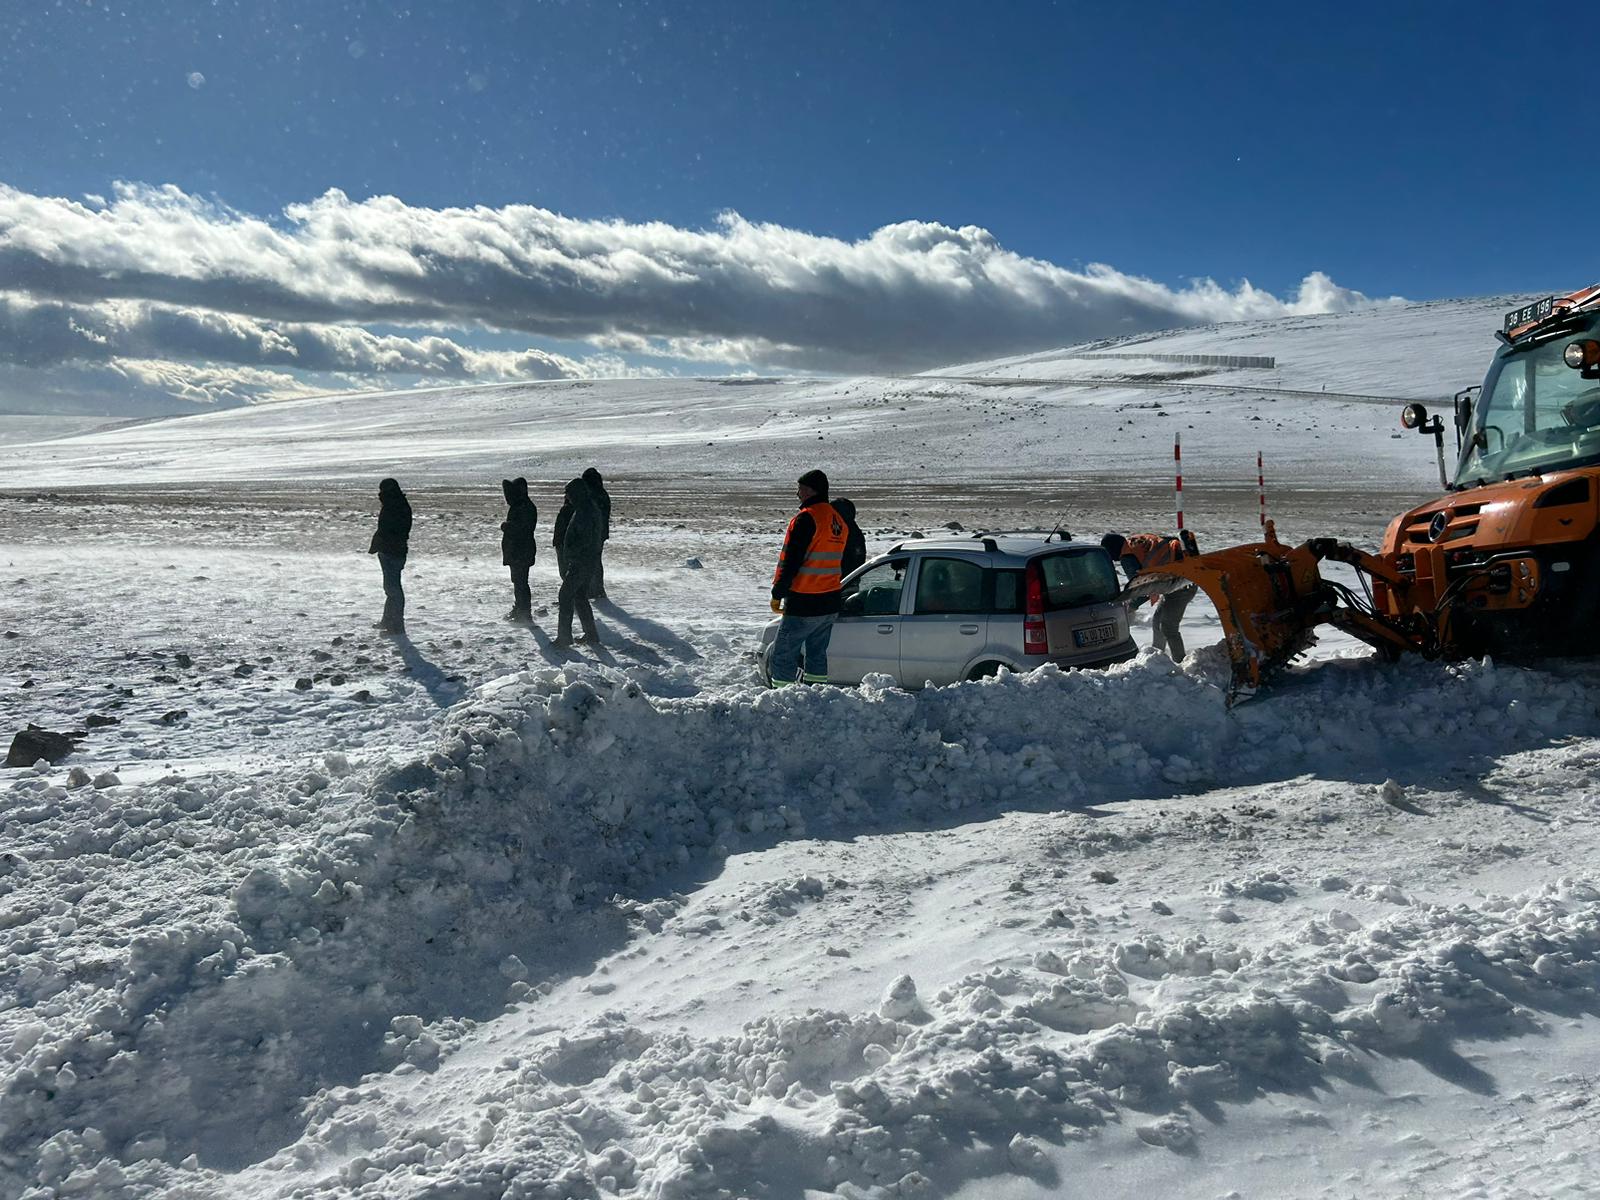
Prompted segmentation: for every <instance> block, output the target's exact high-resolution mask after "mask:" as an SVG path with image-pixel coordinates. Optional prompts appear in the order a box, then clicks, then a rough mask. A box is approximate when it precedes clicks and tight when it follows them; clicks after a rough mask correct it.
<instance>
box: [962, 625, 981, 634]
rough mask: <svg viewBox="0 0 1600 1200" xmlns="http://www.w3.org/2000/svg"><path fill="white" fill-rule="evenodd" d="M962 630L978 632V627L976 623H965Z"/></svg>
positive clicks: (964, 631) (963, 631)
mask: <svg viewBox="0 0 1600 1200" xmlns="http://www.w3.org/2000/svg"><path fill="white" fill-rule="evenodd" d="M961 632H962V633H977V632H978V627H977V626H976V625H963V626H962V627H961Z"/></svg>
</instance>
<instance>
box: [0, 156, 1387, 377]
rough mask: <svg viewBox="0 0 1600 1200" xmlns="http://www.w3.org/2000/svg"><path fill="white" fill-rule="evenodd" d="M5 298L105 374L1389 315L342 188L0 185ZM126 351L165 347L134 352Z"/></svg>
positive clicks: (998, 249) (909, 343) (908, 234)
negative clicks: (510, 343) (263, 190)
mask: <svg viewBox="0 0 1600 1200" xmlns="http://www.w3.org/2000/svg"><path fill="white" fill-rule="evenodd" d="M0 281H3V283H0V286H4V287H7V288H10V289H11V292H12V297H13V300H12V303H13V306H15V305H16V304H18V303H21V298H22V297H26V298H27V302H28V303H30V304H32V305H33V306H35V318H34V319H35V320H39V321H42V320H43V318H40V317H38V316H37V313H38V310H39V309H40V308H41V307H46V302H54V303H55V304H56V305H58V306H61V305H65V306H73V308H72V314H73V320H74V321H75V322H76V323H77V325H78V326H79V327H80V332H78V333H76V334H71V335H70V336H69V335H68V334H63V335H61V336H62V337H63V338H65V339H66V340H67V341H68V342H69V343H72V344H73V345H75V346H76V347H77V349H78V351H79V352H81V354H83V355H85V356H91V357H92V355H93V353H94V350H93V348H92V347H91V346H90V344H89V343H91V342H93V341H94V340H95V339H96V338H104V339H108V342H107V347H108V348H106V349H105V350H104V351H103V353H104V355H105V356H107V357H117V356H119V355H122V354H127V355H130V356H138V357H144V358H162V357H171V358H174V359H203V360H206V361H223V362H228V363H233V364H237V365H243V366H252V365H253V366H279V367H292V368H295V369H298V370H313V371H350V372H358V373H369V372H371V373H387V374H403V373H413V374H417V375H419V376H428V377H444V378H491V379H504V378H530V377H531V378H542V377H551V376H545V375H540V374H539V372H540V371H550V372H553V373H557V374H582V373H591V372H592V371H593V370H597V369H599V370H603V369H606V367H605V365H603V364H602V365H598V366H594V367H588V366H585V365H584V364H583V363H581V362H578V361H575V360H572V359H566V358H562V357H561V356H558V355H551V354H545V353H544V352H543V351H539V350H527V351H518V352H509V351H483V350H475V349H472V348H471V347H469V346H466V345H463V344H461V343H460V342H459V341H454V340H451V339H450V338H446V337H442V336H439V337H434V336H427V337H393V336H380V335H377V334H374V333H372V332H371V331H369V330H367V329H365V328H361V326H363V325H370V324H378V323H383V324H389V325H397V326H403V327H410V328H419V327H425V328H436V329H457V330H471V329H479V330H485V329H488V330H500V331H514V332H520V333H523V334H526V335H530V336H535V337H545V338H559V339H562V340H564V341H568V342H574V341H577V342H587V343H589V344H592V345H594V346H596V347H597V348H601V349H603V350H607V351H610V352H612V353H621V354H632V355H640V354H652V355H663V356H667V357H674V358H682V359H691V360H696V361H708V362H722V363H728V364H736V365H741V366H744V365H752V366H762V367H774V366H779V367H782V366H788V367H800V368H807V369H895V370H903V369H915V368H924V367H930V366H934V365H938V364H940V363H946V362H954V361H960V360H963V359H977V358H988V357H995V356H997V355H1001V354H1007V353H1017V352H1022V351H1026V350H1034V349H1042V348H1047V347H1050V346H1055V345H1061V344H1066V343H1071V342H1077V341H1083V340H1086V339H1090V338H1098V337H1104V336H1110V335H1115V334H1121V333H1132V332H1141V331H1148V330H1152V329H1159V328H1168V327H1172V326H1176V325H1191V324H1197V323H1210V322H1220V321H1230V320H1240V319H1246V318H1256V317H1270V316H1280V315H1288V314H1296V313H1314V312H1329V311H1337V310H1343V309H1348V308H1353V307H1356V306H1359V305H1362V304H1365V303H1369V301H1368V300H1367V298H1366V297H1364V296H1362V295H1361V294H1360V293H1359V292H1354V291H1350V290H1348V289H1346V288H1342V287H1339V286H1337V285H1336V284H1334V283H1333V281H1332V280H1330V279H1328V278H1327V277H1326V276H1325V275H1322V274H1320V273H1314V274H1311V275H1309V276H1307V277H1306V279H1305V281H1304V282H1303V283H1302V284H1301V285H1300V288H1299V291H1298V293H1297V294H1296V295H1295V296H1293V297H1291V298H1289V299H1281V298H1279V297H1276V296H1273V295H1272V294H1270V293H1268V292H1264V291H1262V290H1261V289H1259V288H1255V287H1253V286H1251V285H1250V284H1249V283H1248V282H1245V283H1240V284H1238V285H1237V286H1234V287H1231V288H1230V287H1223V286H1221V285H1219V284H1216V283H1214V282H1212V281H1210V280H1200V281H1197V282H1194V283H1191V284H1189V285H1188V286H1186V287H1183V288H1172V287H1169V286H1167V285H1165V284H1161V283H1157V282H1155V281H1153V280H1149V279H1143V278H1140V277H1137V276H1131V275H1127V274H1124V273H1123V272H1120V271H1117V270H1115V269H1113V268H1111V267H1108V266H1103V265H1092V266H1089V267H1087V268H1084V269H1082V270H1072V269H1068V268H1065V267H1061V266H1057V265H1055V264H1053V263H1049V262H1045V261H1042V260H1040V259H1035V258H1027V257H1024V256H1022V255H1019V254H1016V253H1014V252H1012V251H1009V250H1007V249H1005V248H1004V247H1003V246H1001V245H1000V244H999V242H998V241H997V240H996V239H995V238H994V236H993V235H992V234H990V233H988V232H987V231H986V230H983V229H981V228H977V227H975V226H966V227H962V228H959V229H957V228H952V227H950V226H946V225H939V224H935V223H932V222H925V221H905V222H901V223H898V224H894V225H888V226H885V227H883V228H881V229H879V230H877V231H876V232H874V233H872V234H871V235H870V236H868V237H866V238H863V239H861V240H858V241H844V240H841V239H837V238H828V237H818V236H815V235H812V234H808V233H804V232H801V231H798V230H794V229H788V228H784V227H781V226H776V225H768V224H757V223H754V222H750V221H747V220H745V219H744V218H742V217H740V216H738V215H737V214H733V213H728V214H724V215H723V216H722V217H721V218H719V220H718V221H717V223H716V225H715V227H714V228H711V229H706V230H691V229H683V228H679V227H676V226H672V225H667V224H663V223H660V222H647V223H629V222H623V221H593V220H575V219H572V218H568V217H563V216H560V215H559V214H556V213H553V212H550V211H548V210H545V209H541V208H535V207H532V206H528V205H513V206H508V207H504V208H487V207H475V208H448V209H430V208H417V207H413V206H410V205H407V204H404V203H402V202H401V201H400V200H397V199H395V198H394V197H391V196H380V197H375V198H373V199H370V200H366V201H361V202H356V201H352V200H350V199H349V198H347V197H346V196H345V195H344V194H343V193H341V192H338V191H330V192H328V193H326V194H325V195H323V196H321V197H320V198H318V199H316V200H314V201H312V202H310V203H307V204H295V205H291V206H289V207H288V208H286V209H285V210H284V212H283V213H282V214H280V215H276V216H274V217H273V218H272V219H265V218H262V217H259V216H253V215H249V214H246V213H241V212H238V211H236V210H233V209H230V208H227V207H225V206H222V205H220V204H217V203H214V202H210V201H206V200H203V199H199V198H197V197H194V196H190V195H187V194H185V193H183V192H182V191H180V190H178V189H177V188H174V187H161V188H154V187H145V186H139V185H130V184H120V185H118V186H117V187H116V188H115V190H114V192H113V195H112V197H111V199H110V200H109V202H106V201H103V200H101V198H99V197H95V198H93V200H91V201H89V202H85V203H78V202H74V201H71V200H66V199H61V198H56V197H48V196H39V195H34V194H30V193H27V192H23V191H20V190H18V189H15V188H10V187H6V186H4V185H0ZM130 303H133V305H134V307H132V308H131V309H130V308H128V307H127V305H128V304H130ZM63 311H64V310H63ZM85 314H87V315H85ZM17 328H18V327H17V324H16V322H15V321H13V322H12V323H11V324H10V325H9V326H8V325H7V324H6V318H5V316H4V313H3V312H0V358H7V357H9V358H11V359H12V360H14V361H20V360H22V359H24V358H26V357H27V356H29V355H30V354H31V355H33V356H34V357H37V356H38V355H39V353H40V351H39V350H38V349H37V347H34V348H30V347H29V346H28V345H26V344H25V343H23V342H21V341H19V340H18V335H17ZM69 332H70V331H69ZM8 338H9V339H10V341H9V343H8V341H7V339H8ZM119 339H120V340H121V342H128V343H141V340H142V344H144V346H145V349H143V350H141V349H139V348H138V346H137V345H133V346H132V347H131V348H130V349H128V350H126V351H123V350H118V349H116V347H117V346H118V345H119Z"/></svg>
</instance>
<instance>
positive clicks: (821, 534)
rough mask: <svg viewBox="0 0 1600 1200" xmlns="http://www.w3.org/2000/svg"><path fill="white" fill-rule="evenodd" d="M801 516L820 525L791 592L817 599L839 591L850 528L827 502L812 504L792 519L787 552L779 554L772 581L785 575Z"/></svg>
mask: <svg viewBox="0 0 1600 1200" xmlns="http://www.w3.org/2000/svg"><path fill="white" fill-rule="evenodd" d="M801 513H809V514H810V515H811V519H812V520H813V521H815V522H816V526H817V529H816V532H815V533H813V534H812V535H811V545H809V546H807V547H806V556H805V559H804V560H803V561H802V562H801V564H800V570H799V572H797V573H796V575H795V577H794V582H793V583H792V584H790V585H789V590H790V591H791V592H802V593H805V594H806V595H810V596H816V595H822V594H825V593H827V592H837V591H838V590H839V567H840V565H841V564H842V563H843V562H844V543H845V538H846V537H847V536H848V535H849V529H848V527H847V526H846V525H845V523H844V518H843V517H841V516H840V515H839V514H838V513H837V512H836V511H834V507H833V505H831V504H829V503H828V502H827V501H826V500H824V501H822V502H820V503H817V504H808V505H806V506H805V507H804V508H802V509H801V510H800V512H797V513H795V515H794V516H792V517H790V518H789V528H788V529H787V530H785V531H784V535H783V549H782V551H780V552H779V554H778V566H777V568H776V569H775V570H774V571H773V572H772V582H773V583H777V582H778V580H779V579H780V578H782V576H783V568H784V565H785V563H784V559H785V556H786V555H787V554H788V553H789V539H790V538H791V537H793V536H794V523H795V522H796V521H798V520H799V519H800V515H801Z"/></svg>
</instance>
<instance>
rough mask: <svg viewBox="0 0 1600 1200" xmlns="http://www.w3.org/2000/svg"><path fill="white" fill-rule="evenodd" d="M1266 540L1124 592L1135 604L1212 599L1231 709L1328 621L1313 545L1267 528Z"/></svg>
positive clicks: (1196, 559)
mask: <svg viewBox="0 0 1600 1200" xmlns="http://www.w3.org/2000/svg"><path fill="white" fill-rule="evenodd" d="M1267 536H1268V540H1267V541H1265V542H1257V543H1255V544H1254V545H1249V546H1231V547H1229V548H1228V549H1226V550H1216V551H1213V552H1212V553H1210V554H1201V555H1198V556H1192V557H1189V558H1185V559H1183V560H1181V561H1179V562H1175V563H1169V564H1167V565H1166V566H1163V567H1158V568H1155V569H1153V570H1152V571H1150V572H1149V573H1148V574H1144V575H1140V576H1139V577H1138V578H1137V579H1135V580H1134V581H1133V582H1132V583H1130V584H1129V585H1128V586H1127V588H1126V589H1125V590H1124V592H1123V597H1124V598H1125V599H1129V600H1135V599H1144V598H1147V597H1148V598H1154V597H1156V596H1161V595H1165V594H1166V593H1168V592H1175V591H1178V590H1179V589H1180V588H1184V587H1189V586H1194V587H1198V588H1199V589H1200V590H1201V591H1203V592H1204V593H1205V594H1206V595H1207V596H1209V597H1210V598H1211V603H1212V604H1214V605H1215V606H1216V609H1217V615H1218V616H1220V617H1221V618H1222V631H1223V634H1224V636H1225V638H1226V639H1227V647H1228V657H1229V659H1230V660H1232V663H1233V681H1232V686H1231V687H1230V688H1229V690H1228V702H1229V703H1230V704H1231V703H1233V701H1234V700H1235V699H1237V698H1239V697H1240V696H1241V695H1242V694H1247V693H1252V692H1254V691H1255V689H1257V688H1259V687H1260V686H1261V684H1262V683H1263V682H1264V681H1265V679H1266V678H1267V676H1268V675H1269V674H1271V672H1272V671H1273V670H1274V669H1276V668H1277V667H1280V666H1282V665H1283V664H1285V663H1287V662H1288V661H1289V660H1290V659H1291V658H1293V657H1294V656H1295V655H1296V654H1298V653H1300V651H1302V650H1304V649H1306V648H1307V647H1308V646H1310V645H1311V644H1312V642H1313V640H1314V638H1313V635H1312V630H1313V629H1314V628H1315V627H1316V626H1317V625H1319V624H1321V623H1322V622H1324V621H1327V620H1330V619H1332V609H1333V607H1334V605H1333V598H1332V597H1331V596H1330V595H1329V594H1328V591H1327V589H1326V588H1325V587H1324V585H1323V581H1322V575H1321V572H1320V571H1319V570H1318V569H1317V556H1316V555H1315V554H1313V553H1312V551H1311V549H1310V547H1308V546H1299V547H1294V548H1291V547H1289V546H1286V545H1284V544H1283V543H1282V542H1279V541H1278V540H1277V538H1276V536H1275V535H1274V534H1273V533H1272V531H1271V530H1270V528H1269V530H1268V534H1267Z"/></svg>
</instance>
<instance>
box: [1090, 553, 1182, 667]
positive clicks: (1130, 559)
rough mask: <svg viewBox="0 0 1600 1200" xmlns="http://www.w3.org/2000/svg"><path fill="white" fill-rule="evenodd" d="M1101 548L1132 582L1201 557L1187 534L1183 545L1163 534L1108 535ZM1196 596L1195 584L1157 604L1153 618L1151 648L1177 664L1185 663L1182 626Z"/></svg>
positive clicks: (1158, 601) (1163, 597)
mask: <svg viewBox="0 0 1600 1200" xmlns="http://www.w3.org/2000/svg"><path fill="white" fill-rule="evenodd" d="M1100 544H1101V545H1102V546H1104V547H1105V550H1106V553H1107V554H1109V555H1111V561H1112V562H1116V563H1120V564H1121V565H1122V570H1123V573H1124V574H1125V575H1127V577H1128V579H1129V581H1130V582H1131V581H1132V580H1133V578H1134V577H1135V576H1137V575H1139V574H1141V573H1142V572H1145V571H1153V570H1155V569H1156V568H1157V567H1164V566H1166V565H1167V564H1168V563H1173V562H1177V561H1178V560H1179V559H1182V558H1184V557H1185V556H1186V555H1188V554H1197V553H1199V549H1198V547H1197V546H1196V545H1195V544H1194V539H1193V536H1192V535H1191V534H1190V533H1189V532H1188V531H1187V530H1185V531H1184V537H1183V540H1181V541H1180V540H1179V539H1178V538H1175V537H1167V536H1166V535H1165V534H1160V533H1131V534H1129V535H1128V536H1127V537H1123V536H1122V534H1120V533H1108V534H1106V535H1105V537H1103V538H1101V539H1100ZM1194 593H1195V589H1194V586H1193V585H1192V584H1191V585H1190V586H1188V587H1184V588H1179V589H1178V590H1177V591H1175V592H1168V593H1167V594H1166V595H1164V596H1162V597H1161V598H1160V599H1158V600H1157V601H1156V607H1155V611H1154V612H1152V613H1151V614H1150V645H1151V647H1152V648H1154V649H1156V650H1165V651H1166V652H1167V654H1168V655H1169V656H1170V657H1171V658H1172V661H1173V662H1182V661H1183V657H1184V650H1183V633H1182V632H1181V629H1180V626H1181V625H1182V623H1183V614H1184V610H1185V609H1187V608H1188V607H1189V601H1191V600H1193V599H1194Z"/></svg>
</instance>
